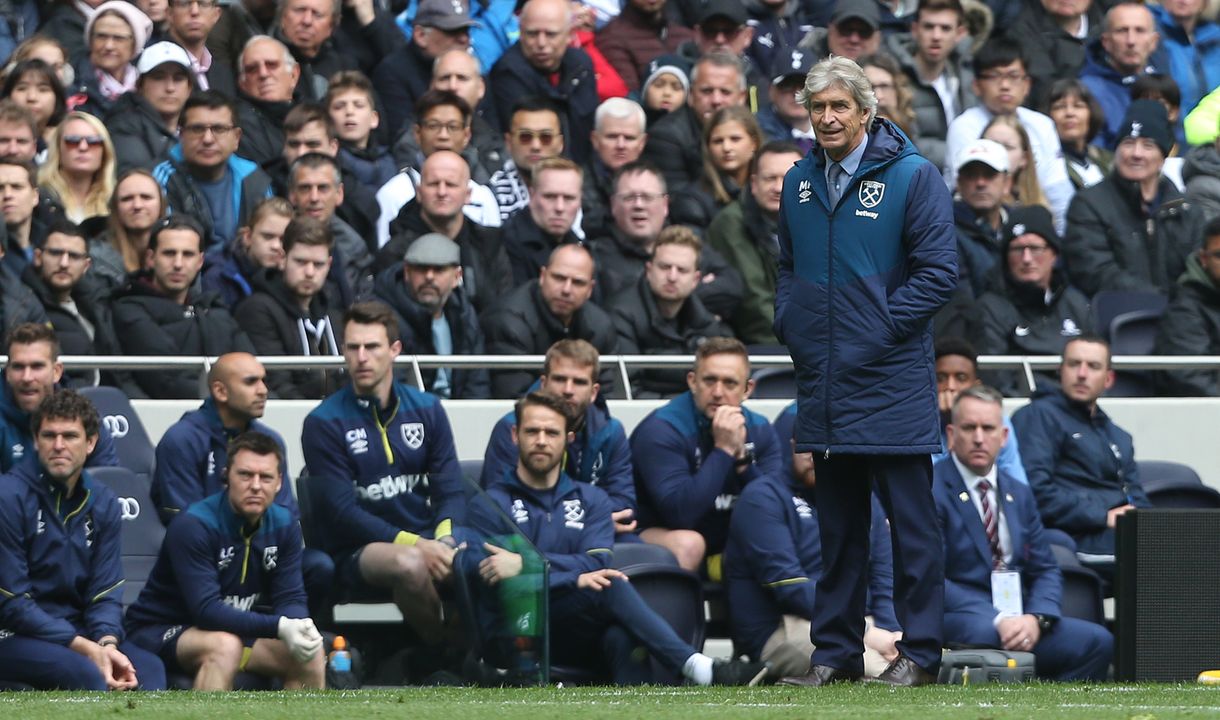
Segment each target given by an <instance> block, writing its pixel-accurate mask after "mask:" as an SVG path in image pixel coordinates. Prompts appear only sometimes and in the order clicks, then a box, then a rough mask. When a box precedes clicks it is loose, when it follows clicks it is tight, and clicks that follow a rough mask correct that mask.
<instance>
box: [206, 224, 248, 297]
mask: <svg viewBox="0 0 1220 720" xmlns="http://www.w3.org/2000/svg"><path fill="white" fill-rule="evenodd" d="M258 272H259V267H258V266H257V265H255V264H254V260H252V259H251V258H250V256H249V255H247V254H246V252H245V250H243V249H242V247H241V238H233V241H232V242H230V243H229V244H228V245H226V246H225V247H224V249H223V250H220V251H213V252H210V253H208V254H207V255H205V256H204V258H203V272H202V273H201V277H202V280H201V281H200V282H201V284H202V287H203V291H204V292H211V293H216V294H217V295H219V296H220V300H221V302H222V303H224V306H225V307H227V308H235V307H237V304H238V303H239V302H241V301H242V300H244V299H246V298H247V297H249V296H250V293H252V292H254V286H253V285H252V284H251V281H252V280H253V279H254V277H255V276H256V275H258Z"/></svg>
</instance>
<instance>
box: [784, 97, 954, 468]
mask: <svg viewBox="0 0 1220 720" xmlns="http://www.w3.org/2000/svg"><path fill="white" fill-rule="evenodd" d="M825 168H826V156H825V153H823V152H822V151H821V150H820V149H819V148H817V147H815V148H814V149H813V150H812V151H811V152H810V153H809V154H808V155H806V156H805V157H804V158H803V159H802V160H801V161H800V162H798V163H797V164H796V165H795V166H794V167H793V168H792V169H791V170H789V171H788V174H787V176H786V177H785V178H784V192H783V196H782V200H781V205H780V214H779V244H780V261H779V278H778V287H777V290H776V295H775V336H776V337H777V338H779V340H780V342H782V343H783V344H785V345H787V346H788V350H789V352H790V353H791V354H792V360H793V363H794V364H795V366H796V379H797V402H798V404H799V409H798V413H797V422H796V442H797V449H798V450H799V451H801V452H811V451H812V452H819V453H821V452H826V453H830V452H844V453H859V454H869V455H873V454H876V455H886V454H900V455H906V454H923V453H932V452H937V451H939V450H940V437H939V429H940V414H939V411H938V409H937V405H936V373H935V361H934V359H933V354H932V323H931V318H932V316H933V315H935V314H936V311H937V310H938V309H939V308H940V307H941V306H942V305H944V304H945V303H946V302H947V301H948V300H949V298H950V296H951V295H952V294H953V289H954V287H955V286H956V284H957V245H956V242H957V240H956V237H955V235H954V229H953V210H952V202H951V201H950V198H949V191H948V190H947V189H946V188H945V182H944V180H943V179H942V177H941V175H940V172H939V170H937V168H936V167H935V166H934V165H932V163H930V162H928V161H927V160H925V159H924V158H923V157H921V156H920V155H919V154H918V153H916V152H915V148H914V147H913V146H912V145H911V142H910V140H908V139H907V137H906V136H905V135H903V134H902V131H901V130H899V129H898V128H897V127H896V126H895V125H894V124H893V123H891V122H889V121H888V120H883V119H878V120H875V121H874V122H873V125H872V129H871V130H870V131H869V133H868V147H867V148H866V149H865V152H864V157H863V159H862V161H861V163H860V167H859V169H858V170H857V172H856V174H855V175H854V176H852V179H851V184H850V185H849V186H848V187H847V188H846V189H845V190H844V192H843V195H842V197H841V198H840V200H839V204H838V206H837V207H835V208H829V207H828V205H829V200H828V195H827V191H826V175H825Z"/></svg>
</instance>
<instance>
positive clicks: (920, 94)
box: [861, 0, 978, 167]
mask: <svg viewBox="0 0 1220 720" xmlns="http://www.w3.org/2000/svg"><path fill="white" fill-rule="evenodd" d="M966 35H967V29H966V11H965V10H964V9H963V8H962V5H961V3H960V2H958V0H924V1H923V2H920V3H918V6H917V7H916V9H915V17H914V18H913V20H912V22H911V32H910V33H909V34H907V33H894V34H893V35H890V36H889V37H888V38H887V40H886V43H885V44H886V47H885V48H884V49H885V50H886V51H887V52H889V54H890V55H892V56H893V58H894V60H895V61H896V62H897V63H898V65H899V67H900V68H901V71H902V74H903V75H904V76H905V77H906V79H907V81H908V84H909V88H910V91H911V94H912V104H913V106H914V116H915V118H914V119H915V122H914V124H913V126H910V125H904V124H903V123H901V122H898V121H896V122H897V124H898V125H899V126H900V127H902V129H903V131H904V132H906V133H907V136H908V137H916V136H917V137H918V138H919V152H920V154H922V155H923V156H924V157H926V158H927V159H928V160H929V161H930V162H932V163H933V164H934V165H936V166H937V167H945V166H947V165H949V164H950V163H951V162H952V158H947V157H945V152H946V149H945V138H946V137H947V136H948V133H949V123H951V122H953V119H954V118H955V117H957V116H958V115H960V114H961V113H962V111H964V110H966V109H967V108H970V107H974V106H975V105H977V104H978V97H977V96H976V95H975V93H974V89H973V85H974V72H973V70H972V69H971V67H970V57H969V53H968V52H967V51H966V50H965V49H964V48H962V47H961V41H962V40H963V38H965V37H966ZM870 57H871V56H870ZM883 62H884V61H883ZM861 67H863V68H865V72H868V66H867V65H865V64H861ZM870 79H871V78H870ZM876 87H877V84H876V82H873V88H874V92H875V91H876ZM890 119H891V120H894V118H890ZM912 132H914V135H912Z"/></svg>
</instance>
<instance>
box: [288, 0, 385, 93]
mask: <svg viewBox="0 0 1220 720" xmlns="http://www.w3.org/2000/svg"><path fill="white" fill-rule="evenodd" d="M370 9H371V8H370ZM341 12H342V5H335V3H334V2H333V0H284V2H283V3H281V4H280V5H279V7H278V12H277V13H276V16H275V17H276V20H277V22H278V25H277V27H276V28H275V31H274V32H273V33H271V35H272V36H273V37H275V38H276V39H277V40H280V41H282V42H283V43H284V44H285V45H287V46H288V49H289V50H290V51H291V52H292V56H293V57H294V58H296V61H297V64H298V65H299V66H300V68H301V81H300V84H299V88H298V90H297V95H296V97H297V100H303V101H308V102H321V101H322V99H323V98H325V97H326V91H327V89H328V88H329V87H330V78H331V77H332V76H333V75H334V74H335V73H337V72H340V71H342V70H356V69H357V63H356V60H355V58H354V57H352V55H351V54H350V51H352V50H355V48H348V47H340V46H339V45H338V44H337V43H336V42H335V32H336V31H337V29H338V27H339V21H340V19H341V18H340V17H339V16H340V14H341ZM387 54H388V53H387Z"/></svg>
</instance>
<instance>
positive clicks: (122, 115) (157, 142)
mask: <svg viewBox="0 0 1220 720" xmlns="http://www.w3.org/2000/svg"><path fill="white" fill-rule="evenodd" d="M106 127H107V128H108V129H109V130H110V139H111V141H113V142H114V156H115V160H116V161H118V172H119V173H120V174H121V173H123V172H126V171H127V170H130V169H131V168H143V169H145V170H152V169H153V168H155V167H156V166H157V165H158V164H159V163H162V162H164V161H166V160H168V159H169V150H170V148H172V147H173V146H174V144H175V143H177V142H178V136H177V135H175V134H174V133H172V132H170V131H169V130H168V129H167V128H166V127H165V123H164V122H163V121H162V120H161V115H160V114H159V113H158V112H157V111H156V110H155V109H153V106H152V105H151V104H150V103H149V102H148V101H147V100H145V99H144V96H143V95H141V94H140V93H138V92H129V93H127V94H126V95H123V96H122V97H120V98H119V99H118V100H116V101H115V102H114V107H113V108H111V110H110V113H109V114H108V115H107V116H106ZM243 127H244V126H243Z"/></svg>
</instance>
